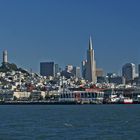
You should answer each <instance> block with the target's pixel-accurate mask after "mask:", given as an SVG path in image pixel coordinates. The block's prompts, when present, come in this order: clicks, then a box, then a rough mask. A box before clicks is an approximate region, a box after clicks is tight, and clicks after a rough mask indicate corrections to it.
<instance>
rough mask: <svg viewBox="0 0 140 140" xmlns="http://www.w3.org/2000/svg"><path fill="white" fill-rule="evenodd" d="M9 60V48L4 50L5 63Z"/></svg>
mask: <svg viewBox="0 0 140 140" xmlns="http://www.w3.org/2000/svg"><path fill="white" fill-rule="evenodd" d="M7 62H8V53H7V50H4V51H3V63H7Z"/></svg>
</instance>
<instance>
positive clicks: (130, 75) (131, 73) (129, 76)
mask: <svg viewBox="0 0 140 140" xmlns="http://www.w3.org/2000/svg"><path fill="white" fill-rule="evenodd" d="M135 75H136V66H135V64H133V63H127V64H125V65H124V66H123V67H122V76H123V77H124V78H125V80H126V83H129V82H132V81H133V80H134V78H135Z"/></svg>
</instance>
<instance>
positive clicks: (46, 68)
mask: <svg viewBox="0 0 140 140" xmlns="http://www.w3.org/2000/svg"><path fill="white" fill-rule="evenodd" d="M40 75H41V76H55V64H54V62H41V63H40Z"/></svg>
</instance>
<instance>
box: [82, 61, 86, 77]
mask: <svg viewBox="0 0 140 140" xmlns="http://www.w3.org/2000/svg"><path fill="white" fill-rule="evenodd" d="M86 63H87V61H86V60H84V61H82V77H83V78H84V79H86Z"/></svg>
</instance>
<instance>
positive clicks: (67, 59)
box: [0, 0, 140, 74]
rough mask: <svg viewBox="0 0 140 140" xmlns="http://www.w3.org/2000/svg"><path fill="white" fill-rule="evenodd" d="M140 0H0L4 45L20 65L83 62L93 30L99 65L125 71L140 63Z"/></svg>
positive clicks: (0, 38)
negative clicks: (128, 66) (49, 62)
mask: <svg viewBox="0 0 140 140" xmlns="http://www.w3.org/2000/svg"><path fill="white" fill-rule="evenodd" d="M139 7H140V1H139V0H0V61H1V62H2V51H3V50H7V51H8V60H9V62H10V63H15V64H17V65H18V66H19V67H22V68H25V69H27V70H30V69H32V70H33V72H37V73H38V72H39V65H40V62H42V61H43V62H47V61H54V62H55V63H58V64H59V65H60V66H61V67H62V68H64V67H65V66H66V65H68V64H72V65H74V66H81V61H82V60H84V59H86V51H87V49H88V41H89V37H90V35H91V36H92V41H93V48H94V51H95V59H96V64H97V67H98V68H102V69H103V70H104V71H105V72H106V73H107V72H116V73H117V74H119V73H121V68H122V65H124V64H125V63H128V62H131V63H135V64H136V65H138V64H140V8H139Z"/></svg>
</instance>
